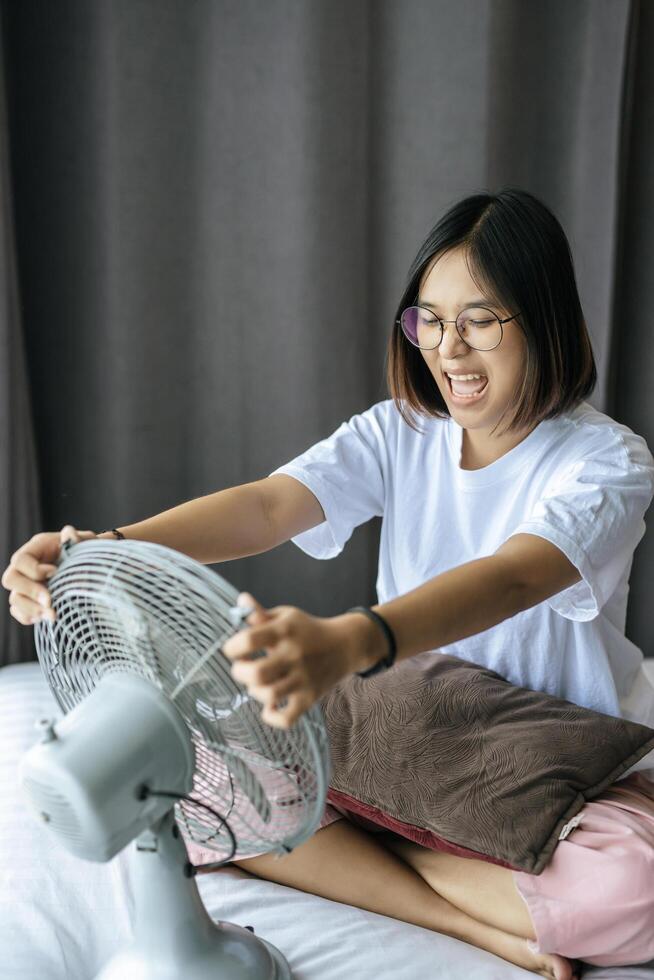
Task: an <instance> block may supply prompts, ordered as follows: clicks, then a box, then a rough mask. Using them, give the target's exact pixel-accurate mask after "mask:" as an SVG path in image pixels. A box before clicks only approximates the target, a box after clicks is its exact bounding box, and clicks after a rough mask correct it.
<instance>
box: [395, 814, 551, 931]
mask: <svg viewBox="0 0 654 980" xmlns="http://www.w3.org/2000/svg"><path fill="white" fill-rule="evenodd" d="M379 838H380V843H381V844H383V845H384V847H386V848H388V850H390V851H392V852H393V853H394V854H396V855H397V856H398V857H400V858H401V859H402V860H403V861H404V862H405V863H406V864H408V865H409V867H410V868H413V870H414V871H417V873H418V874H419V875H420V877H421V878H423V879H424V881H426V882H427V884H428V885H429V886H430V888H433V889H434V891H436V892H438V894H439V895H441V896H442V897H443V898H446V899H447V901H448V902H450V903H451V904H452V905H455V906H456V908H458V909H461V910H462V911H463V912H467V913H468V915H472V916H473V917H474V918H475V919H478V920H479V921H480V922H485V923H486V924H487V925H489V926H495V928H497V929H501V930H502V931H503V932H510V933H512V934H513V935H515V936H523V937H526V938H527V939H535V938H536V933H535V931H534V925H533V922H532V921H531V916H530V914H529V910H528V908H527V906H526V904H525V901H524V899H523V898H522V896H521V895H520V893H519V892H518V890H517V888H516V887H515V883H514V879H513V874H512V872H511V871H510V870H509V869H508V868H502V867H500V866H499V865H497V864H491V863H490V862H488V861H478V860H476V859H474V858H463V857H457V855H455V854H445V853H443V852H441V851H432V850H430V849H429V848H427V847H421V845H420V844H415V843H414V842H413V841H410V840H407V839H406V838H404V837H400V836H399V835H397V834H393V833H384V834H380V835H379Z"/></svg>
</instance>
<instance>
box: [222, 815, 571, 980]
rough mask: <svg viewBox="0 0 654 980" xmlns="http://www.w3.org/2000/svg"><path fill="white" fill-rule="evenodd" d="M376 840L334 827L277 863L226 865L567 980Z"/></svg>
mask: <svg viewBox="0 0 654 980" xmlns="http://www.w3.org/2000/svg"><path fill="white" fill-rule="evenodd" d="M376 836H378V835H374V834H369V833H367V832H366V831H364V830H362V829H360V828H359V827H356V826H354V825H353V824H352V823H350V822H349V821H348V820H337V821H335V822H334V823H331V824H329V825H328V826H326V827H324V828H323V829H321V830H318V831H317V832H316V833H315V834H314V835H313V836H312V837H310V838H309V840H307V841H305V842H304V843H303V844H301V845H300V846H299V847H297V848H296V849H295V850H294V851H293V852H292V853H291V854H287V855H285V856H284V857H280V858H277V857H275V856H273V855H270V854H264V855H260V856H259V857H254V858H247V859H245V860H240V861H233V862H232V864H235V865H237V866H238V867H240V868H242V869H244V870H245V871H248V872H252V873H253V874H255V875H256V876H257V877H259V878H264V879H266V880H268V881H275V882H277V883H279V884H282V885H288V886H290V887H291V888H297V889H299V890H300V891H305V892H309V893H310V894H313V895H320V896H321V897H323V898H328V899H331V900H332V901H335V902H342V903H344V904H346V905H354V906H356V907H357V908H362V909H367V910H368V911H370V912H377V913H379V914H380V915H387V916H390V917H391V918H394V919H400V920H401V921H403V922H410V923H412V924H414V925H418V926H422V927H423V928H426V929H432V930H434V931H435V932H440V933H443V934H444V935H447V936H452V937H454V938H455V939H460V940H463V941H464V942H467V943H470V944H472V945H473V946H478V947H479V948H481V949H485V950H487V951H488V952H490V953H494V954H495V955H497V956H500V957H502V958H503V959H505V960H508V961H509V962H510V963H515V964H516V965H517V966H521V967H523V968H524V969H527V970H532V971H533V972H534V973H538V974H539V975H541V976H544V977H549V978H556V980H570V978H571V977H572V969H571V965H570V963H569V961H567V960H564V959H562V958H561V957H557V956H547V955H543V954H540V953H533V952H531V950H530V949H529V948H528V946H527V941H528V938H529V937H531V936H533V933H532V932H531V930H529V931H527V932H526V933H525V934H524V935H520V934H516V933H510V932H506V931H504V930H502V929H499V928H496V927H494V926H492V925H488V924H487V923H485V922H480V921H478V920H477V919H476V918H474V917H473V916H472V915H469V914H468V913H467V912H465V911H462V910H461V909H459V908H456V907H455V906H454V905H452V904H451V903H450V902H449V901H447V900H446V899H445V898H443V897H442V896H441V895H439V894H437V893H436V891H434V890H433V888H431V887H430V886H429V885H428V884H427V882H426V881H425V880H423V878H422V877H421V876H420V875H419V874H417V873H416V872H415V871H414V870H413V869H412V868H410V867H409V866H408V865H407V864H406V863H405V862H404V861H403V860H402V859H400V858H399V857H397V856H396V855H394V854H392V853H391V851H390V850H388V849H387V848H386V847H385V846H384V845H383V844H381V843H379V842H377V840H376V839H375V838H376ZM496 901H497V902H498V904H499V902H500V901H501V898H500V896H498V898H497V899H496Z"/></svg>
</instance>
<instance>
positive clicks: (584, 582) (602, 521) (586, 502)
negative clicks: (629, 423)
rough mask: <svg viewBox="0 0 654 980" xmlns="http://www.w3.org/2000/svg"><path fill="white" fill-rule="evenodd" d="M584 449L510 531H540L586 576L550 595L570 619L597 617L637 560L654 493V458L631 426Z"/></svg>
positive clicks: (550, 601) (557, 609) (555, 606)
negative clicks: (626, 434)
mask: <svg viewBox="0 0 654 980" xmlns="http://www.w3.org/2000/svg"><path fill="white" fill-rule="evenodd" d="M603 443H604V444H603V445H602V444H600V445H596V446H595V448H593V449H590V450H589V451H587V452H585V453H584V454H583V456H582V457H581V458H580V459H578V460H577V461H575V462H574V463H572V464H571V465H570V466H566V467H565V468H564V470H563V472H562V473H560V474H559V476H558V477H555V478H554V479H553V480H552V481H551V483H550V485H549V487H548V489H547V491H546V492H545V493H544V494H543V495H542V496H541V498H540V499H539V500H538V502H537V504H536V505H535V507H534V509H533V511H532V513H531V514H530V516H529V518H528V519H527V520H526V521H523V522H522V523H521V524H520V525H519V526H518V527H517V528H515V529H514V530H513V531H512V534H520V533H527V534H536V535H539V536H540V537H543V538H546V539H547V540H548V541H551V542H552V544H555V545H556V546H557V547H558V548H560V550H561V551H562V552H563V553H564V554H565V555H566V556H567V557H568V558H569V560H570V561H571V562H572V564H573V565H575V567H576V568H577V569H578V571H579V573H580V575H581V576H582V578H581V580H580V581H579V582H575V583H574V585H571V586H570V587H569V588H567V589H564V590H563V591H562V592H559V593H557V594H556V595H553V596H550V598H549V599H547V600H546V601H547V603H548V605H549V606H550V607H551V608H552V609H553V610H554V611H555V612H558V613H560V614H561V615H562V616H565V618H566V619H572V620H578V621H585V620H590V619H594V618H595V617H596V616H597V615H598V613H599V611H600V609H601V608H602V606H603V605H604V604H605V603H606V602H607V600H608V599H610V597H611V596H612V594H613V593H614V591H615V589H616V588H617V586H618V585H619V583H620V581H621V580H622V578H623V576H625V574H628V570H629V568H630V566H631V561H632V558H633V553H634V550H635V548H636V545H637V544H638V543H639V541H640V540H641V538H642V537H643V535H644V533H645V521H644V515H645V512H646V511H647V509H648V507H649V505H650V503H651V501H652V497H653V496H654V459H653V458H652V455H651V453H650V452H649V449H648V448H647V443H646V442H645V440H644V439H642V438H641V437H640V436H637V435H635V434H633V433H631V432H630V433H629V439H628V441H627V442H625V441H624V440H623V439H620V440H615V441H613V440H612V439H611V438H610V437H609V439H606V436H604V439H603Z"/></svg>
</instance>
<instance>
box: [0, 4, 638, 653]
mask: <svg viewBox="0 0 654 980" xmlns="http://www.w3.org/2000/svg"><path fill="white" fill-rule="evenodd" d="M2 30H3V43H4V50H5V66H4V77H5V80H6V83H7V87H8V94H9V109H10V112H9V124H8V126H7V125H6V124H5V125H3V128H2V133H3V134H4V135H5V136H6V137H8V145H9V150H10V163H11V175H10V176H9V175H8V173H7V165H8V162H9V161H8V160H7V159H6V155H7V149H6V148H7V140H6V139H5V140H3V152H4V153H5V158H3V177H4V179H3V204H2V212H1V215H0V218H1V220H2V232H3V252H2V255H1V256H0V263H1V265H0V275H2V281H3V285H4V287H5V289H4V291H3V297H4V300H5V301H4V303H3V321H2V325H1V330H2V334H1V336H2V340H3V344H4V348H5V354H6V357H5V358H3V368H2V370H3V372H4V378H5V380H6V381H7V379H8V378H9V380H8V381H7V384H6V386H5V389H4V390H5V391H6V392H7V394H8V397H7V395H5V398H4V401H3V405H4V409H5V411H4V415H3V418H2V434H3V443H2V445H3V447H5V448H4V450H3V455H2V460H1V461H0V472H1V475H2V481H3V482H2V486H3V491H4V494H5V498H4V499H5V514H6V518H5V521H4V523H3V525H2V526H3V536H2V539H1V541H0V545H1V548H2V554H4V555H5V556H6V557H7V560H8V557H9V555H10V554H11V552H12V551H13V550H14V549H15V548H16V547H18V546H19V544H22V543H23V541H24V540H26V538H27V537H29V536H30V535H31V534H32V533H34V532H35V531H36V530H41V529H59V528H60V527H61V526H62V525H63V524H65V523H72V524H75V525H76V526H78V527H80V528H82V529H85V528H91V529H94V530H102V529H104V528H106V527H110V526H116V525H121V524H129V523H133V522H135V521H138V520H142V519H144V518H145V517H148V516H151V515H152V514H155V513H158V512H160V511H162V510H164V509H167V508H169V507H172V506H174V505H175V504H178V503H180V502H182V501H183V500H188V499H191V498H193V497H197V496H200V495H202V494H206V493H210V492H212V491H214V490H217V489H221V488H223V487H228V486H234V485H237V484H241V483H245V482H248V481H251V480H255V479H258V478H260V477H263V476H265V475H266V474H267V473H269V472H270V471H271V470H272V469H274V468H275V467H276V466H278V465H279V464H280V463H282V462H285V461H287V460H288V459H290V458H291V457H292V456H295V455H296V454H297V453H299V452H301V451H303V450H304V449H306V448H307V447H308V446H310V445H312V444H313V443H315V442H316V441H318V440H319V439H321V438H323V437H325V436H326V435H328V434H329V433H331V432H332V431H333V430H334V429H335V428H336V427H337V426H338V425H339V424H340V423H341V422H342V421H343V420H345V419H347V418H349V417H350V415H352V414H353V413H354V412H358V411H363V410H364V409H365V408H367V407H368V406H369V405H371V404H373V403H374V402H375V401H378V400H380V399H382V398H386V397H388V393H387V390H386V386H385V379H384V356H385V349H386V341H387V337H388V333H389V330H390V328H391V322H392V316H393V312H394V309H395V305H396V303H397V298H398V296H399V294H400V291H401V289H402V288H403V284H404V279H405V276H406V271H407V269H408V265H409V263H410V261H411V260H412V258H413V256H414V254H415V252H416V250H417V247H418V245H419V244H420V242H421V241H422V239H423V238H424V236H425V234H426V233H427V231H428V230H429V228H430V227H431V226H432V225H433V224H434V222H435V221H436V220H437V219H438V218H439V217H440V215H441V214H442V213H443V211H444V210H445V209H446V208H447V207H449V206H450V205H451V204H452V203H453V202H454V201H455V200H458V199H459V198H460V197H463V196H464V195H466V194H470V193H473V192H475V191H478V190H484V189H489V190H497V189H499V187H500V186H502V185H503V184H516V185H518V186H521V187H524V188H525V189H527V190H530V191H531V192H532V193H534V194H536V195H537V196H539V197H540V198H541V199H542V200H544V201H545V203H547V204H548V205H549V206H550V207H551V208H552V210H553V211H554V212H555V213H556V214H557V216H558V217H559V219H560V220H561V222H562V224H563V226H564V228H565V230H566V232H567V234H568V237H569V239H570V242H571V246H572V250H573V255H574V258H575V264H576V269H577V275H578V282H579V289H580V294H581V299H582V304H583V307H584V310H585V313H586V317H587V321H588V324H589V329H590V332H591V335H592V338H593V344H594V350H595V355H596V359H597V364H598V371H599V378H600V380H599V384H598V386H597V389H596V391H595V393H594V395H593V396H592V398H591V399H590V400H591V402H592V403H593V404H594V405H595V407H597V408H599V409H600V410H602V411H605V412H607V413H608V414H609V415H612V417H614V418H615V419H617V420H618V421H620V422H623V423H624V424H626V425H628V426H630V428H633V429H634V431H636V432H638V433H639V434H641V435H643V436H644V437H645V438H646V439H647V441H648V444H649V445H650V448H654V419H653V415H652V401H653V400H654V396H653V395H652V393H651V390H650V384H649V377H650V375H651V369H650V364H649V361H650V360H651V358H652V354H651V353H650V351H649V350H648V344H647V341H648V329H649V323H648V316H647V310H648V297H647V270H648V266H649V265H650V264H651V262H648V259H650V257H651V256H652V253H653V252H654V234H653V232H652V230H651V222H649V221H648V220H647V215H648V213H651V207H650V208H649V209H648V204H650V203H651V202H652V199H653V197H654V183H653V178H652V175H651V166H650V165H649V160H650V159H651V152H650V147H651V143H652V140H653V139H654V137H653V136H652V134H653V133H654V127H652V126H651V125H648V122H649V119H648V117H649V116H651V115H652V112H653V110H652V106H653V105H654V100H653V96H654V79H653V78H652V71H653V69H652V67H651V64H650V59H649V58H648V48H649V47H651V44H652V42H654V10H653V7H652V5H651V4H640V3H638V2H637V0H576V2H575V3H570V2H569V0H530V2H529V3H524V0H439V2H434V0H395V2H390V0H367V2H365V0H331V2H327V0H303V2H300V0H271V2H266V0H231V2H230V0H195V2H191V3H189V2H188V0H114V2H90V0H86V2H85V0H58V2H57V4H52V3H51V2H49V0H23V2H22V3H5V4H4V6H3V20H2ZM12 199H13V227H12V212H11V200H12ZM14 239H15V242H16V249H15V253H14V250H13V247H12V241H13V240H14ZM16 256H17V260H16ZM16 261H17V266H18V273H19V284H20V295H21V303H20V305H19V304H18V303H17V301H16V299H15V289H14V286H12V282H13V273H12V271H11V270H12V268H13V266H14V265H15V263H16ZM21 344H24V347H25V350H26V352H27V371H25V369H24V366H23V365H22V362H21V355H20V351H21V350H22V347H21ZM32 416H33V417H32ZM32 434H33V435H32ZM32 438H34V440H35V443H36V458H37V459H38V480H37V470H36V465H35V464H34V463H33V462H30V463H29V464H28V463H27V462H26V459H32V456H31V455H30V453H31V446H32ZM37 483H38V486H37ZM39 495H40V498H41V500H42V505H43V506H42V510H39V507H38V503H37V501H38V498H39ZM378 540H379V519H375V520H373V521H371V522H370V523H369V524H367V525H364V526H362V527H360V528H358V529H357V530H356V531H355V533H354V535H353V536H352V539H351V541H350V542H349V543H348V545H347V546H346V548H345V550H344V552H343V553H342V554H341V555H340V556H339V557H338V558H336V559H334V560H332V561H329V562H319V561H315V560H314V559H311V558H309V557H308V556H307V555H305V554H303V553H302V552H301V551H300V550H299V549H298V548H296V547H295V546H294V545H293V544H291V543H290V542H289V543H286V544H284V545H282V546H281V547H280V548H278V549H275V550H274V551H272V552H269V553H267V554H264V555H258V556H254V557H251V558H247V559H242V560H238V561H233V562H228V563H224V564H221V565H217V566H214V567H215V568H216V570H217V571H220V573H221V574H223V575H224V576H225V577H226V578H228V579H229V580H230V581H231V582H233V584H234V585H236V586H237V587H238V588H240V589H248V590H249V591H251V592H252V593H253V594H254V595H255V596H257V598H259V599H260V601H261V602H263V603H264V604H265V605H276V604H279V603H290V604H295V605H299V606H301V607H302V608H304V609H306V610H308V611H310V612H313V613H315V614H318V615H333V614H336V613H339V612H342V611H344V610H345V609H346V608H348V607H349V606H351V605H354V604H358V603H372V602H374V601H376V595H375V578H376V567H377V547H378ZM4 564H6V562H4V563H3V567H4ZM653 571H654V535H652V534H651V533H650V534H648V535H646V537H645V539H644V540H643V542H642V543H641V544H640V545H639V548H638V549H637V552H636V556H635V561H634V567H633V572H632V591H631V596H630V607H629V616H628V621H627V635H628V636H629V637H630V638H631V639H632V640H633V641H634V642H635V643H637V644H638V645H639V646H640V647H641V648H642V649H643V650H644V652H645V653H646V654H652V653H654V626H652V625H651V624H650V621H649V618H648V616H647V612H646V610H647V607H648V599H649V597H648V593H647V588H648V584H649V581H650V579H651V578H652V572H653ZM0 622H1V623H2V624H3V634H4V638H5V641H6V642H5V644H4V645H3V650H2V657H3V659H4V660H5V661H7V660H12V659H19V658H28V657H32V656H33V655H34V654H33V650H32V646H33V644H32V638H31V630H29V629H27V628H25V627H20V626H19V625H18V624H17V623H15V622H14V621H13V620H10V618H9V617H8V613H7V604H6V602H5V603H4V605H2V604H0ZM19 633H20V634H21V639H19V638H18V634H19Z"/></svg>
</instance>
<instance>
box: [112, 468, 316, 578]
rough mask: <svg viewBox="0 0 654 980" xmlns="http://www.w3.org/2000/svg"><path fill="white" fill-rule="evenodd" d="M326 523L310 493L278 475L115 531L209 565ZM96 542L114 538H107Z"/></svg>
mask: <svg viewBox="0 0 654 980" xmlns="http://www.w3.org/2000/svg"><path fill="white" fill-rule="evenodd" d="M324 519H325V516H324V514H323V511H322V508H321V506H320V504H319V503H318V501H317V499H316V497H315V496H314V495H313V494H312V493H311V491H310V490H308V489H307V488H306V487H305V486H303V484H301V483H299V482H298V481H297V480H294V479H293V478H292V477H289V476H285V475H281V474H278V475H275V476H269V477H266V478H265V479H263V480H256V481H255V482H254V483H245V484H242V485H241V486H238V487H230V488H228V489H226V490H219V491H217V492H216V493H211V494H208V495H207V496H206V497H198V498H197V499H195V500H189V501H187V502H186V503H183V504H179V505H178V506H177V507H172V508H171V509H170V510H165V511H163V512H162V513H161V514H156V515H155V516H154V517H149V518H147V520H144V521H139V522H138V523H137V524H128V525H126V526H124V527H120V528H118V530H119V531H122V533H123V534H124V535H125V537H126V538H131V539H134V540H136V541H152V542H154V543H155V544H163V545H166V546H167V547H169V548H175V549H176V550H177V551H181V552H183V553H184V554H186V555H190V556H191V558H195V559H196V561H199V562H202V563H203V564H205V565H209V564H212V563H213V562H221V561H230V560H231V559H233V558H245V557H247V556H248V555H258V554H260V553H261V552H263V551H270V549H271V548H275V547H276V546H277V545H278V544H282V543H283V542H284V541H288V540H289V538H291V537H293V536H294V535H296V534H299V533H300V532H301V531H305V530H308V529H309V528H311V527H314V526H315V525H316V524H320V523H321V522H322V521H324ZM100 536H101V537H103V538H104V537H106V538H110V537H113V535H112V534H111V532H107V533H106V534H102V535H100Z"/></svg>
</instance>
